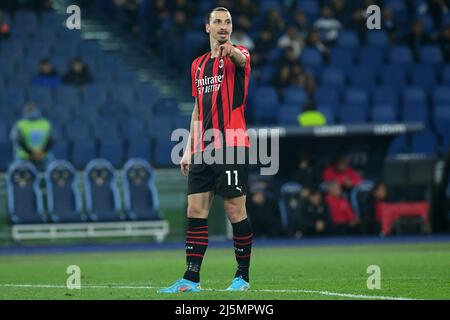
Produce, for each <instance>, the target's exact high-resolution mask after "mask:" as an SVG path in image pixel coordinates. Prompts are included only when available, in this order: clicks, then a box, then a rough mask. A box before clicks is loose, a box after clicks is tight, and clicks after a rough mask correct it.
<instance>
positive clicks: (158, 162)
mask: <svg viewBox="0 0 450 320" xmlns="http://www.w3.org/2000/svg"><path fill="white" fill-rule="evenodd" d="M176 143H177V142H173V141H170V140H167V139H161V138H158V139H156V140H155V147H154V149H153V163H154V164H155V166H156V167H173V166H174V165H175V164H174V163H172V160H171V153H172V148H173V146H174V145H175V144H176Z"/></svg>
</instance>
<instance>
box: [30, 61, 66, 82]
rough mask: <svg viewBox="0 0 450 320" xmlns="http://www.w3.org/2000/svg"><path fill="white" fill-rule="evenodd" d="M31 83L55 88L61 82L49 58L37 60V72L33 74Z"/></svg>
mask: <svg viewBox="0 0 450 320" xmlns="http://www.w3.org/2000/svg"><path fill="white" fill-rule="evenodd" d="M32 83H33V84H34V85H39V86H47V87H50V88H56V87H58V86H59V85H60V84H61V78H60V76H59V75H58V73H57V72H56V70H55V68H54V67H53V65H52V64H51V63H50V60H49V59H47V58H44V59H42V60H41V61H40V62H39V73H38V74H37V75H36V76H34V78H33V80H32Z"/></svg>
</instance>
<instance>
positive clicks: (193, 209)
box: [187, 204, 208, 218]
mask: <svg viewBox="0 0 450 320" xmlns="http://www.w3.org/2000/svg"><path fill="white" fill-rule="evenodd" d="M187 216H188V218H207V217H208V210H205V209H202V208H201V207H200V206H197V205H192V204H190V205H188V208H187Z"/></svg>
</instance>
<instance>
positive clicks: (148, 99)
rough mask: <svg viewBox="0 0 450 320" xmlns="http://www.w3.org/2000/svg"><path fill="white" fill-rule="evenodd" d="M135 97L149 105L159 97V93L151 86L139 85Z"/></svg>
mask: <svg viewBox="0 0 450 320" xmlns="http://www.w3.org/2000/svg"><path fill="white" fill-rule="evenodd" d="M137 97H138V100H139V101H140V102H145V103H147V104H148V105H149V106H152V105H153V104H154V103H155V102H157V101H158V100H159V99H160V98H161V94H160V93H159V91H158V90H157V89H156V88H154V87H152V86H149V85H141V86H138V88H137Z"/></svg>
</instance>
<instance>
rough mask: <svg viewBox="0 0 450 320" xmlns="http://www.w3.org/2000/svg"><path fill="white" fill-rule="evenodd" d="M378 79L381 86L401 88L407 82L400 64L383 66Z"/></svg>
mask: <svg viewBox="0 0 450 320" xmlns="http://www.w3.org/2000/svg"><path fill="white" fill-rule="evenodd" d="M380 80H381V85H382V86H387V87H392V88H395V89H403V87H405V86H406V82H407V81H406V72H405V68H404V67H402V66H400V65H389V66H384V67H382V69H381V74H380Z"/></svg>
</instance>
